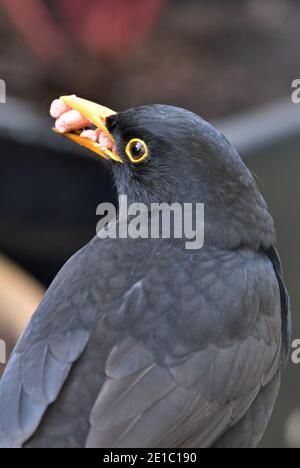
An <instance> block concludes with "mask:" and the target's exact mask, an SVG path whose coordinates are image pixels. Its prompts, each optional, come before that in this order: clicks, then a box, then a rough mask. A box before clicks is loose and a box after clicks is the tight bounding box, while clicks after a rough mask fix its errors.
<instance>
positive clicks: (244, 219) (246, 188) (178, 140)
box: [61, 96, 274, 248]
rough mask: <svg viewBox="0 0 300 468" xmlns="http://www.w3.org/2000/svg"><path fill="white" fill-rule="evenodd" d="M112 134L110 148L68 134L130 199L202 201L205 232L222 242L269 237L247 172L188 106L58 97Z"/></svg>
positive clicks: (269, 225)
mask: <svg viewBox="0 0 300 468" xmlns="http://www.w3.org/2000/svg"><path fill="white" fill-rule="evenodd" d="M61 99H63V100H64V102H65V103H66V104H67V105H68V106H70V107H71V108H73V109H75V110H78V111H79V112H80V113H81V114H82V115H84V116H85V117H87V119H88V120H89V121H91V122H92V123H93V124H94V125H95V126H96V127H97V128H100V129H101V130H102V131H104V132H105V133H106V134H107V136H108V137H109V138H110V140H111V141H112V142H113V145H114V148H115V150H114V151H111V149H105V148H103V147H101V146H100V145H99V143H96V142H92V141H89V140H87V139H86V138H83V137H81V136H80V132H71V133H67V134H65V136H67V137H68V138H70V139H71V140H73V141H75V142H76V143H79V144H80V145H83V146H86V147H88V148H89V149H90V150H92V151H93V152H95V153H97V154H98V155H100V156H101V157H102V158H104V159H105V160H106V161H108V164H109V165H110V167H111V169H112V171H113V173H114V177H115V181H116V186H117V189H118V193H119V194H126V195H127V196H128V199H129V201H130V202H143V203H145V204H150V203H152V202H159V203H163V202H166V203H173V202H180V203H204V204H205V239H206V241H207V242H209V243H212V244H216V245H218V246H219V247H226V248H227V247H230V248H235V247H238V246H243V245H245V246H255V247H256V248H257V247H259V246H260V245H261V246H263V247H266V248H268V247H269V246H270V245H271V244H272V243H273V242H274V228H273V220H272V218H271V216H270V215H269V212H268V208H267V205H266V203H265V200H264V199H263V197H262V195H261V194H260V192H259V190H258V188H257V185H256V183H255V180H254V178H253V176H252V174H251V172H250V171H249V170H248V169H247V167H246V166H245V164H244V163H243V162H242V160H241V158H240V157H239V155H238V153H237V152H236V150H235V149H234V148H233V146H232V145H231V144H230V143H229V142H228V141H227V139H226V138H225V137H224V136H223V135H222V134H221V133H220V132H219V131H217V130H216V129H214V128H213V127H212V126H211V125H210V124H209V123H207V122H206V121H205V120H203V119H202V118H200V117H199V116H197V115H195V114H194V113H192V112H189V111H187V110H184V109H181V108H177V107H172V106H167V105H149V106H142V107H136V108H132V109H129V110H126V111H124V112H120V113H116V112H114V111H112V110H110V109H107V108H106V107H103V106H100V105H98V104H95V103H92V102H90V101H86V100H84V99H80V98H77V97H75V96H69V97H63V98H61Z"/></svg>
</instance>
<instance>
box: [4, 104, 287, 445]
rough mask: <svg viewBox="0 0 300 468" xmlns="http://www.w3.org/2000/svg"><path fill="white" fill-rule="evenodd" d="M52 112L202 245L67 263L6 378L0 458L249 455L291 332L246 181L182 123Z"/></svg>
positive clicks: (267, 224)
mask: <svg viewBox="0 0 300 468" xmlns="http://www.w3.org/2000/svg"><path fill="white" fill-rule="evenodd" d="M56 104H57V103H56ZM60 104H61V110H60V111H57V109H56V111H55V110H54V111H53V112H52V114H53V115H54V116H55V117H57V118H58V121H57V128H58V129H59V131H60V132H63V134H64V135H65V136H67V137H68V138H69V139H71V140H74V141H75V142H77V143H79V144H81V145H84V146H86V147H88V148H89V149H91V150H92V151H94V153H97V154H98V155H99V156H101V157H102V160H103V163H104V164H105V165H106V166H107V167H108V168H109V170H111V173H112V175H113V180H114V183H115V185H116V188H117V190H118V193H119V194H123V195H124V194H125V195H127V197H128V200H129V202H130V203H133V202H139V203H144V204H145V205H147V206H148V207H151V204H152V203H169V204H171V203H174V202H177V203H182V204H184V203H203V204H204V207H205V218H204V219H205V222H204V245H203V247H202V248H199V249H197V250H190V249H187V248H186V245H185V242H184V239H178V238H176V239H175V238H174V237H170V238H169V239H167V238H163V237H162V236H159V237H158V238H155V239H154V238H131V237H128V238H116V239H113V238H110V237H107V238H100V236H99V235H98V236H96V237H95V238H94V239H93V240H91V242H90V243H89V244H87V245H86V246H85V247H84V248H83V249H82V250H80V251H79V252H78V253H76V254H75V255H74V256H73V257H72V258H71V259H70V260H69V261H68V262H67V263H66V265H65V266H64V267H63V268H62V270H61V271H60V272H59V274H58V275H57V277H56V279H55V280H54V282H53V284H52V285H51V286H50V288H49V290H48V291H47V293H46V295H45V297H44V299H43V301H42V302H41V304H40V306H39V307H38V309H37V311H36V312H35V314H34V316H33V318H32V320H31V322H30V324H29V326H28V328H27V329H26V331H25V333H24V334H23V336H22V337H21V339H20V341H19V342H18V344H17V346H16V348H15V350H14V352H13V355H12V357H11V359H10V361H9V363H8V365H7V367H6V371H5V374H4V376H3V378H2V381H1V384H0V447H14V448H19V447H27V448H39V447H43V448H60V447H66V448H67V447H68V448H69V447H70V448H76V447H86V448H94V447H99V448H102V447H104V448H108V447H110V448H120V447H127V448H135V447H140V448H144V447H146V448H156V447H158V448H162V447H163V448H168V447H172V448H174V447H175V448H181V447H185V448H191V447H192V448H196V447H199V448H207V447H212V448H217V447H218V448H219V447H221V448H223V447H224V448H225V447H226V448H241V447H244V448H246V447H247V448H248V447H249V448H250V447H251V448H252V447H256V446H257V445H258V443H259V442H260V440H261V438H262V435H263V434H264V431H265V429H266V427H267V424H268V422H269V419H270V416H271V414H272V411H273V408H274V404H275V402H276V399H277V396H278V392H279V388H280V383H281V378H282V373H283V371H284V368H285V365H286V361H287V356H288V352H289V347H290V329H291V326H290V307H289V298H288V294H287V291H286V288H285V286H284V283H283V280H282V271H281V265H280V260H279V256H278V254H277V251H276V247H275V231H274V225H273V220H272V218H271V216H270V214H269V211H268V208H267V204H266V202H265V200H264V198H263V197H262V195H261V194H260V192H259V190H258V188H257V185H256V182H255V180H254V178H253V176H252V174H251V172H250V171H249V170H248V169H247V168H246V166H245V164H244V163H243V162H242V160H241V159H240V157H239V155H238V154H237V152H236V150H235V149H234V148H233V146H231V144H230V143H229V142H228V141H227V139H226V138H225V137H224V136H223V135H222V134H221V133H220V132H219V131H217V130H215V129H214V128H213V127H212V126H211V125H210V124H209V123H207V122H206V121H204V120H203V119H201V118H200V117H198V116H197V115H195V114H193V113H191V112H189V111H186V110H183V109H180V108H176V107H172V106H166V105H149V106H143V107H137V108H133V109H130V110H127V111H124V112H120V113H115V112H112V111H110V110H109V109H107V108H104V107H102V106H99V105H97V104H94V103H91V102H89V101H86V100H83V99H80V98H77V97H76V96H69V97H63V98H61V100H60ZM54 107H55V106H54ZM56 107H57V106H56ZM58 107H59V106H58ZM76 113H77V117H76ZM76 118H78V119H79V120H78V122H79V121H80V123H79V124H78V125H77V126H76V125H75V121H76ZM72 119H73V121H72ZM88 123H92V124H93V125H95V126H96V129H95V127H94V128H92V129H87V128H85V127H88ZM57 131H58V130H57ZM101 142H102V143H101ZM150 209H151V208H150Z"/></svg>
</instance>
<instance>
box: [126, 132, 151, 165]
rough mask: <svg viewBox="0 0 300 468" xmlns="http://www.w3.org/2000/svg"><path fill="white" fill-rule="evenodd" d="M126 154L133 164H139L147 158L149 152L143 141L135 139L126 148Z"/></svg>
mask: <svg viewBox="0 0 300 468" xmlns="http://www.w3.org/2000/svg"><path fill="white" fill-rule="evenodd" d="M125 153H126V154H127V156H128V159H129V160H130V161H131V162H133V163H135V164H137V163H140V162H142V161H144V160H145V159H146V158H147V156H148V154H149V151H148V147H147V145H146V143H145V142H144V141H143V140H140V139H138V138H134V139H133V140H130V142H129V143H128V145H127V146H126V150H125Z"/></svg>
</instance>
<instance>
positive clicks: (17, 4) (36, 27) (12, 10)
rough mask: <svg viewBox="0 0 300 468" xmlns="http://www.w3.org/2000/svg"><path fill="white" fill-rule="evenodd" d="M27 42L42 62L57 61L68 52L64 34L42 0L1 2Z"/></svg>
mask: <svg viewBox="0 0 300 468" xmlns="http://www.w3.org/2000/svg"><path fill="white" fill-rule="evenodd" d="M0 1H1V2H2V4H3V5H4V7H5V8H6V10H7V12H8V14H9V15H10V17H11V18H12V20H13V21H14V23H15V25H16V26H17V27H18V29H19V31H20V32H21V34H22V36H23V37H24V39H25V41H26V42H27V43H28V44H29V45H30V47H31V48H32V49H33V51H34V52H35V54H36V55H37V56H38V57H39V58H40V59H42V60H55V59H57V58H59V57H61V56H63V55H64V54H65V53H66V52H67V50H68V44H67V41H66V38H65V35H64V32H63V31H62V30H61V29H60V27H59V26H58V25H56V24H55V22H54V21H53V19H52V18H51V15H50V14H49V12H48V10H47V7H46V6H45V4H44V3H43V2H42V1H40V0H0Z"/></svg>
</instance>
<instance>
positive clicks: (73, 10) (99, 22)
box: [61, 0, 165, 55]
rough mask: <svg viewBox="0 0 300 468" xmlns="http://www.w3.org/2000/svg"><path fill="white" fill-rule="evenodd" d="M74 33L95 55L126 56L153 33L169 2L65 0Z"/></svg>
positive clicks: (63, 0) (160, 0)
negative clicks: (158, 18)
mask: <svg viewBox="0 0 300 468" xmlns="http://www.w3.org/2000/svg"><path fill="white" fill-rule="evenodd" d="M61 3H62V5H63V7H64V11H65V14H66V16H67V18H68V20H69V24H70V27H71V29H72V32H73V33H74V34H75V35H76V36H77V37H78V38H79V40H80V41H81V43H82V44H84V45H85V46H86V47H87V48H88V49H89V50H90V51H92V52H96V53H97V52H101V53H104V54H107V55H111V54H116V53H122V52H124V51H125V52H126V49H128V48H131V47H132V46H135V45H139V44H140V42H141V41H142V40H144V39H145V38H146V37H147V35H148V34H149V33H150V32H151V31H152V29H153V26H154V24H155V21H156V19H157V17H158V16H159V14H160V12H161V10H162V7H163V5H164V3H165V0H147V1H145V0H144V1H143V0H89V1H86V0H75V1H74V0H61Z"/></svg>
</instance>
